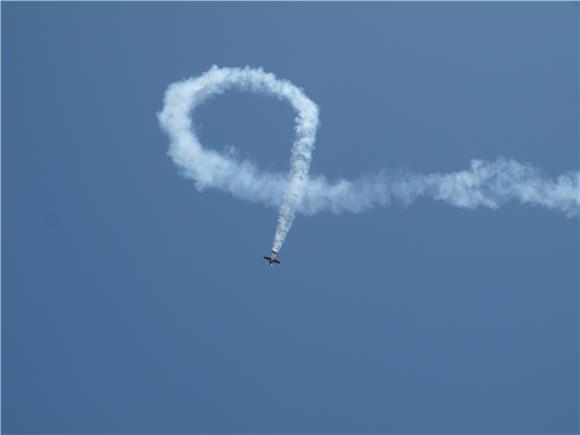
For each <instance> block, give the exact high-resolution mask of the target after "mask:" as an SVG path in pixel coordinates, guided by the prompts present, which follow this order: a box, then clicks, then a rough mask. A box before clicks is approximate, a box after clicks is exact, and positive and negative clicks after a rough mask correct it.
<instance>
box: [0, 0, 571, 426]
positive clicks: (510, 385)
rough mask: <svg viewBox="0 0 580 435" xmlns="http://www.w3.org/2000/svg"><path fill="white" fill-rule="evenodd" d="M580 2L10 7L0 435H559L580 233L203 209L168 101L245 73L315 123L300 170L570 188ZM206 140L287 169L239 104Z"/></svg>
mask: <svg viewBox="0 0 580 435" xmlns="http://www.w3.org/2000/svg"><path fill="white" fill-rule="evenodd" d="M578 12H579V11H578V4H577V3H555V4H548V3H523V4H520V3H477V4H467V3H438V4H424V3H408V4H399V3H372V4H355V3H338V4H332V3H324V4H305V3H299V4H294V3H283V4H269V3H243V4H230V3H213V4H210V3H171V4H160V3H121V4H113V3H91V4H84V3H47V4H38V3H2V109H3V110H2V127H3V128H2V173H3V183H2V201H3V202H2V209H3V216H2V218H3V219H2V225H3V227H2V235H3V238H2V252H3V256H2V271H3V274H2V417H3V419H2V426H3V427H2V430H3V432H5V433H25V432H28V433H30V432H34V433H48V432H52V433H88V432H91V433H115V432H116V433H119V432H149V433H177V432H189V433H193V432H200V433H201V432H203V433H207V432H230V433H240V432H253V433H256V432H352V433H364V432H381V433H386V432H414V433H429V432H438V433H447V432H462V433H466V432H488V433H492V432H496V433H498V432H501V433H515V432H518V433H525V432H536V433H540V432H541V433H573V432H577V431H578V430H579V425H578V418H579V415H578V409H579V400H578V394H579V386H578V385H579V383H578V381H579V377H578V365H579V360H578V346H579V328H578V326H579V325H578V307H579V300H578V287H579V282H578V281H579V277H578V264H579V263H580V261H579V260H580V258H579V251H578V236H579V233H578V220H577V219H568V218H565V217H564V216H562V215H561V214H559V213H556V212H552V211H547V210H544V209H539V208H533V207H525V206H521V205H518V204H509V205H507V206H505V207H502V208H500V209H499V210H496V211H493V210H489V209H478V210H475V211H470V210H464V209H458V208H454V207H450V206H448V205H446V204H443V203H439V202H435V201H433V200H429V199H421V200H419V201H417V202H416V203H415V204H413V205H412V206H410V207H403V206H401V205H393V206H392V207H389V208H378V209H374V210H372V211H369V212H366V213H364V214H358V215H352V214H344V215H339V216H336V215H332V214H319V215H316V216H314V217H308V218H307V217H303V216H298V217H297V219H296V222H295V225H294V227H293V228H292V230H291V232H290V234H289V236H288V239H287V242H286V244H285V245H284V248H283V251H282V252H281V259H282V262H283V263H282V265H281V267H278V268H269V267H266V266H265V264H263V260H261V256H262V255H264V254H266V253H267V252H268V250H269V248H270V246H271V241H272V237H273V232H274V228H275V220H276V215H277V212H276V210H272V209H264V208H262V207H261V206H259V205H255V204H251V203H246V202H241V201H238V200H235V199H233V198H232V197H230V196H228V195H226V194H224V193H222V192H219V191H213V190H208V191H206V192H204V193H200V192H198V191H196V190H195V188H194V186H193V184H192V182H191V181H189V180H186V179H184V178H181V177H180V176H179V175H178V174H177V172H176V170H175V168H174V166H173V164H172V162H171V160H170V159H169V158H168V157H167V156H166V152H167V147H168V140H167V137H166V136H165V135H164V134H163V133H162V132H161V130H160V128H159V125H158V122H157V118H156V114H157V112H158V111H159V110H160V109H161V107H162V96H163V93H164V90H165V88H166V87H167V85H168V84H169V83H171V82H174V81H176V80H179V79H182V78H185V77H188V76H192V75H197V74H200V73H202V72H204V71H206V70H207V69H208V68H209V67H210V66H211V65H213V64H217V65H220V66H244V65H251V66H262V67H264V68H265V69H266V70H268V71H271V72H274V73H275V74H277V75H278V76H279V77H283V78H288V79H290V80H291V81H292V82H293V83H295V84H296V85H298V86H300V87H302V88H303V89H304V90H305V92H306V93H307V95H308V96H309V97H310V98H312V99H313V100H314V101H315V102H316V103H317V104H319V106H320V119H321V127H320V131H319V134H318V139H317V142H316V147H317V148H316V151H315V155H314V160H313V165H312V173H313V174H324V175H325V176H327V177H329V178H331V179H333V178H336V177H340V176H343V177H348V178H352V177H356V176H358V175H361V174H364V173H366V172H369V171H376V170H380V169H382V168H385V167H387V168H400V167H405V168H409V169H410V170H413V171H416V172H421V173H428V172H435V171H437V172H445V171H456V170H462V169H466V168H467V167H468V166H469V161H470V159H472V158H481V159H487V160H494V159H495V158H496V157H497V156H505V157H509V158H515V159H516V160H518V161H521V162H530V163H532V164H533V165H535V166H538V167H541V168H543V169H544V170H545V171H546V172H547V173H548V174H549V175H551V176H557V175H558V174H560V173H563V172H565V171H569V170H578V168H579V156H578V143H579V133H578V119H579V107H578V73H579V71H578V51H579V50H578V49H579V46H578V45H579V39H578V33H579V32H578V30H579V29H578ZM196 125H197V126H198V132H199V136H200V138H201V139H202V141H203V142H204V143H205V144H207V146H208V147H213V148H217V149H224V147H227V146H230V145H234V146H236V148H237V149H239V150H240V153H241V155H242V156H243V157H247V158H251V159H253V160H255V161H256V162H257V163H258V164H259V165H260V167H263V168H266V169H272V170H286V168H287V165H288V157H289V152H290V144H291V141H292V137H293V131H292V128H293V113H292V111H291V109H290V108H289V107H288V106H286V105H285V104H283V103H280V102H278V101H275V100H272V99H268V98H265V97H260V96H254V95H249V94H242V93H239V92H235V91H234V92H231V93H228V94H224V95H223V96H220V97H219V98H216V99H214V100H212V101H211V102H210V103H208V104H207V105H205V106H203V107H202V108H200V109H199V111H198V113H197V114H196Z"/></svg>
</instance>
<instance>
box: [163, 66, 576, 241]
mask: <svg viewBox="0 0 580 435" xmlns="http://www.w3.org/2000/svg"><path fill="white" fill-rule="evenodd" d="M231 88H237V89H239V90H242V91H248V92H254V93H263V94H267V95H271V96H274V97H277V98H279V99H281V100H285V101H287V102H288V103H289V104H290V105H291V106H292V107H293V109H294V110H295V112H296V120H295V121H296V126H295V130H296V139H295V141H294V144H293V145H292V154H291V159H290V170H289V173H288V175H287V176H284V175H282V174H279V173H271V172H264V171H259V170H258V168H257V167H256V166H255V165H254V164H252V163H251V162H248V161H240V160H237V159H235V158H233V157H232V156H228V155H225V154H220V153H218V152H217V151H214V150H210V149H206V148H204V147H203V146H202V145H201V143H200V141H199V139H198V138H197V136H196V133H195V130H194V128H193V125H192V122H191V118H190V117H191V115H192V112H193V111H194V109H195V108H196V107H197V106H199V105H200V104H201V103H203V102H204V101H206V100H207V99H208V98H209V97H211V96H213V95H217V94H221V93H223V92H224V91H226V90H228V89H231ZM159 121H160V124H161V126H162V128H163V129H164V130H165V131H166V132H167V133H168V135H169V137H170V141H171V144H170V148H169V152H168V153H169V155H170V156H171V158H172V159H173V161H174V163H175V164H176V165H177V166H178V168H179V169H180V171H181V173H182V175H184V176H185V177H187V178H191V179H193V180H194V181H195V184H196V187H197V188H198V189H199V190H203V189H205V188H207V187H214V188H218V189H221V190H225V191H227V192H229V193H231V194H233V195H234V196H235V197H237V198H240V199H244V200H249V201H254V202H261V203H263V204H265V205H267V206H274V207H280V214H279V216H278V225H277V228H276V234H275V237H274V244H273V248H272V249H273V250H275V251H279V250H280V248H281V246H282V243H283V242H284V239H285V237H286V234H287V233H288V231H289V230H290V227H291V225H292V222H293V220H294V216H295V213H296V211H298V212H301V213H304V214H314V213H318V212H322V211H331V212H334V213H340V212H353V213H357V212H361V211H364V210H366V209H369V208H372V207H376V206H386V205H389V204H390V203H391V202H392V200H393V199H397V200H399V201H401V202H403V203H405V204H410V203H412V202H413V201H414V200H415V199H417V198H418V197H420V196H428V197H431V198H433V199H436V200H440V201H444V202H447V203H448V204H451V205H454V206H457V207H464V208H476V207H479V206H485V207H490V208H497V207H499V206H500V205H502V204H504V203H505V202H507V201H510V200H518V201H520V202H521V203H522V204H530V205H535V206H542V207H546V208H549V209H553V210H557V211H560V212H563V213H564V214H565V215H566V216H569V217H573V216H577V215H578V211H579V209H580V173H579V172H577V171H576V172H568V173H566V174H563V175H560V176H559V177H558V178H557V179H556V180H552V179H551V178H549V177H547V176H546V175H544V174H543V173H542V172H541V171H540V170H539V169H537V168H534V167H533V166H531V165H528V164H521V163H518V162H516V161H514V160H508V159H504V158H499V159H497V160H496V161H493V162H489V161H482V160H473V161H472V162H471V167H470V168H469V169H468V170H465V171H460V172H452V173H447V174H429V175H420V174H412V173H408V172H401V171H395V172H391V173H388V172H386V171H382V172H380V173H378V174H374V175H367V176H364V177H360V178H358V179H356V180H353V181H347V180H339V181H336V182H328V181H327V180H326V179H325V178H324V177H322V176H318V177H316V178H312V179H310V178H309V170H310V162H311V160H312V151H313V150H314V142H315V139H316V131H317V129H318V107H317V105H316V104H315V103H314V102H312V101H311V100H310V99H309V98H308V97H307V96H306V95H305V94H304V93H303V92H302V90H300V89H299V88H297V87H296V86H294V85H293V84H292V83H290V82H289V81H287V80H280V79H277V78H276V77H275V76H274V75H273V74H270V73H266V72H264V71H263V70H262V69H253V68H248V67H246V68H218V67H216V66H214V67H212V68H211V69H210V70H209V71H207V72H205V73H204V74H202V75H200V76H198V77H193V78H190V79H187V80H183V81H180V82H177V83H173V84H171V85H170V86H169V87H168V89H167V91H166V93H165V100H164V107H163V110H162V111H161V112H160V113H159Z"/></svg>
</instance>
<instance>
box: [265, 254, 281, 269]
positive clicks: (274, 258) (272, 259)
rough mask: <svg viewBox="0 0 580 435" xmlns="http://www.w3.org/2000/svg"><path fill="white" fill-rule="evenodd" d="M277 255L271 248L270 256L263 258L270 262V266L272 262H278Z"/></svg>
mask: <svg viewBox="0 0 580 435" xmlns="http://www.w3.org/2000/svg"><path fill="white" fill-rule="evenodd" d="M277 256H278V253H277V252H276V251H274V250H272V256H270V257H264V260H267V261H268V262H269V263H270V266H273V265H274V264H280V261H278V260H276V257H277Z"/></svg>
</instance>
